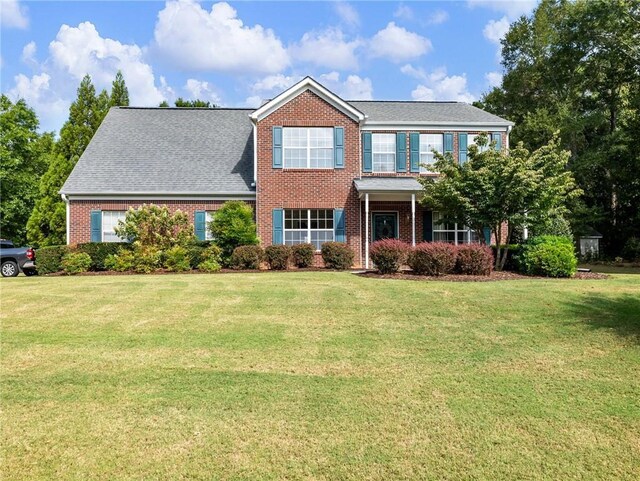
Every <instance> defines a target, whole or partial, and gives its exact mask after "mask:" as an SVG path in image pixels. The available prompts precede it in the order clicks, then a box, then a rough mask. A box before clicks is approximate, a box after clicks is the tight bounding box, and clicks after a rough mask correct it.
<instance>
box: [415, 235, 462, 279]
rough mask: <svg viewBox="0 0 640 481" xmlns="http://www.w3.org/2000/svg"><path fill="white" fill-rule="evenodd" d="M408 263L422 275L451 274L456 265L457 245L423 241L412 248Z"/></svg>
mask: <svg viewBox="0 0 640 481" xmlns="http://www.w3.org/2000/svg"><path fill="white" fill-rule="evenodd" d="M407 264H409V267H411V270H413V272H415V273H416V274H420V275H426V276H441V275H444V274H451V273H452V272H453V269H454V268H455V266H456V246H454V245H452V244H447V243H446V242H422V243H420V244H418V245H416V246H415V247H414V248H413V249H412V250H411V252H410V253H409V257H408V259H407Z"/></svg>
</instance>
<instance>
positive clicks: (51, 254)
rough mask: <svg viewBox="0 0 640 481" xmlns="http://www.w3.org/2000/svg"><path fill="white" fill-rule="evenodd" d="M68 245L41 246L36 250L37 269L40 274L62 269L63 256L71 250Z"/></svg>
mask: <svg viewBox="0 0 640 481" xmlns="http://www.w3.org/2000/svg"><path fill="white" fill-rule="evenodd" d="M69 251H70V250H69V247H68V246H51V247H41V248H40V249H38V250H36V269H37V270H38V273H39V274H51V273H52V272H60V271H61V270H62V258H63V257H64V256H65V254H67V253H68V252H69Z"/></svg>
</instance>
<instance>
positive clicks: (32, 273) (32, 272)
mask: <svg viewBox="0 0 640 481" xmlns="http://www.w3.org/2000/svg"><path fill="white" fill-rule="evenodd" d="M22 272H24V275H25V276H27V277H30V276H37V275H38V271H36V270H35V269H26V270H24V271H22Z"/></svg>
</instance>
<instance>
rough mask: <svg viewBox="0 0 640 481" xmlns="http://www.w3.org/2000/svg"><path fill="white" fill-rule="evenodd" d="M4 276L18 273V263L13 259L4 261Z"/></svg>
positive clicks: (2, 269) (12, 275) (13, 275)
mask: <svg viewBox="0 0 640 481" xmlns="http://www.w3.org/2000/svg"><path fill="white" fill-rule="evenodd" d="M0 270H1V271H2V277H15V276H17V275H18V272H19V271H18V264H16V263H15V262H13V261H4V262H3V263H2V268H0Z"/></svg>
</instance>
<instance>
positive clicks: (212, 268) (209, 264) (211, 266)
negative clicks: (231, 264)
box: [198, 259, 222, 272]
mask: <svg viewBox="0 0 640 481" xmlns="http://www.w3.org/2000/svg"><path fill="white" fill-rule="evenodd" d="M220 269H222V266H221V265H220V263H219V262H217V261H214V260H213V259H207V260H206V261H202V262H201V263H200V264H198V270H199V271H202V272H218V271H219V270H220Z"/></svg>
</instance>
